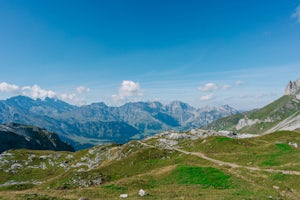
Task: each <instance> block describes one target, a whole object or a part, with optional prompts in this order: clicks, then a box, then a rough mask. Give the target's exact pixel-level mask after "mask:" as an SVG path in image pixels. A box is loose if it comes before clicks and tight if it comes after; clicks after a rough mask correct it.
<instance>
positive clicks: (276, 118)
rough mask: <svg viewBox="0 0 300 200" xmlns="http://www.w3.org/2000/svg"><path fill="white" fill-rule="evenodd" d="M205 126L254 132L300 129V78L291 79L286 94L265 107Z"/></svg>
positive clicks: (214, 128)
mask: <svg viewBox="0 0 300 200" xmlns="http://www.w3.org/2000/svg"><path fill="white" fill-rule="evenodd" d="M205 128H207V129H213V130H229V131H235V132H238V133H252V134H266V133H271V132H274V131H279V130H290V131H295V130H296V131H297V130H300V79H298V80H296V81H289V83H288V84H287V86H286V89H285V91H284V95H283V96H282V97H280V98H279V99H277V100H275V101H274V102H272V103H270V104H268V105H266V106H265V107H263V108H260V109H255V110H251V111H248V112H244V113H238V114H235V115H232V116H228V117H225V118H222V119H219V120H216V121H215V122H212V123H211V124H209V125H207V126H205Z"/></svg>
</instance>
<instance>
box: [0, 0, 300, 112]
mask: <svg viewBox="0 0 300 200" xmlns="http://www.w3.org/2000/svg"><path fill="white" fill-rule="evenodd" d="M0 27H1V28H0V69H1V73H0V99H5V98H8V97H11V96H14V95H18V94H23V95H27V96H30V97H33V98H39V97H40V98H44V97H46V96H49V97H55V98H60V99H62V100H65V101H67V102H70V103H72V104H86V103H91V102H100V101H104V102H105V103H107V104H109V105H120V104H122V103H124V102H127V101H139V100H142V101H154V100H159V101H162V102H164V103H167V102H170V101H172V100H181V101H185V102H187V103H190V104H191V105H193V106H196V107H202V106H207V105H208V106H210V105H221V104H229V105H231V106H233V107H236V108H238V109H244V110H247V109H252V108H257V107H261V106H263V105H265V104H267V103H269V102H271V101H273V100H275V99H276V98H278V97H280V96H281V95H282V94H283V90H284V87H285V85H286V84H287V82H288V81H289V80H295V79H297V78H299V77H300V1H299V0H289V1H286V0H277V1H273V0H264V1H258V0H251V1H250V0H249V1H238V0H226V1H225V0H224V1H221V0H211V1H204V0H203V1H201V0H199V1H196V0H190V1H186V0H172V1H162V0H143V1H140V0H127V1H124V0H112V1H102V0H98V1H96V0H95V1H92V0H89V1H83V0H82V1H75V0H74V1H70V0H59V1H58V0H57V1H56V0H51V1H40V0H23V1H21V0H14V1H11V0H0Z"/></svg>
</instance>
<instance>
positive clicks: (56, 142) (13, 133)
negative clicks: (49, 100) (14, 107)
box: [0, 123, 74, 152]
mask: <svg viewBox="0 0 300 200" xmlns="http://www.w3.org/2000/svg"><path fill="white" fill-rule="evenodd" d="M9 149H35V150H54V151H74V148H73V147H72V146H71V145H69V144H66V143H65V142H62V141H61V140H60V139H59V137H58V136H57V135H56V134H54V133H51V132H48V131H46V130H45V129H41V128H38V127H33V126H26V125H21V124H16V123H11V124H2V125H0V152H3V151H6V150H9Z"/></svg>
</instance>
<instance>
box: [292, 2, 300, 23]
mask: <svg viewBox="0 0 300 200" xmlns="http://www.w3.org/2000/svg"><path fill="white" fill-rule="evenodd" d="M292 18H296V20H297V22H298V23H300V4H299V5H298V7H297V8H296V10H295V12H294V13H293V14H292Z"/></svg>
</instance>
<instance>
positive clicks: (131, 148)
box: [0, 129, 300, 200]
mask: <svg viewBox="0 0 300 200" xmlns="http://www.w3.org/2000/svg"><path fill="white" fill-rule="evenodd" d="M238 137H250V138H243V139H242V138H237V136H236V135H234V134H230V133H229V135H228V133H227V132H222V131H221V132H216V131H207V130H201V129H193V130H191V131H188V132H175V131H166V132H163V133H160V134H157V135H155V136H152V137H149V138H146V139H144V140H140V141H130V142H129V143H126V144H124V145H116V144H105V145H98V146H95V147H93V148H90V149H86V150H82V151H78V152H53V151H33V150H9V151H5V152H3V153H1V154H0V199H7V200H9V199H20V200H22V199H57V200H58V199H59V200H67V199H68V200H75V199H120V197H128V199H141V198H142V197H143V196H144V197H143V198H145V199H199V197H200V198H201V199H233V200H235V199H236V200H238V199H295V200H296V199H299V192H300V185H299V184H298V183H299V176H300V171H299V167H300V149H299V145H300V139H299V133H296V132H288V131H286V132H276V133H271V134H268V135H264V136H260V137H253V135H239V136H238ZM224 155H226V156H224Z"/></svg>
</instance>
